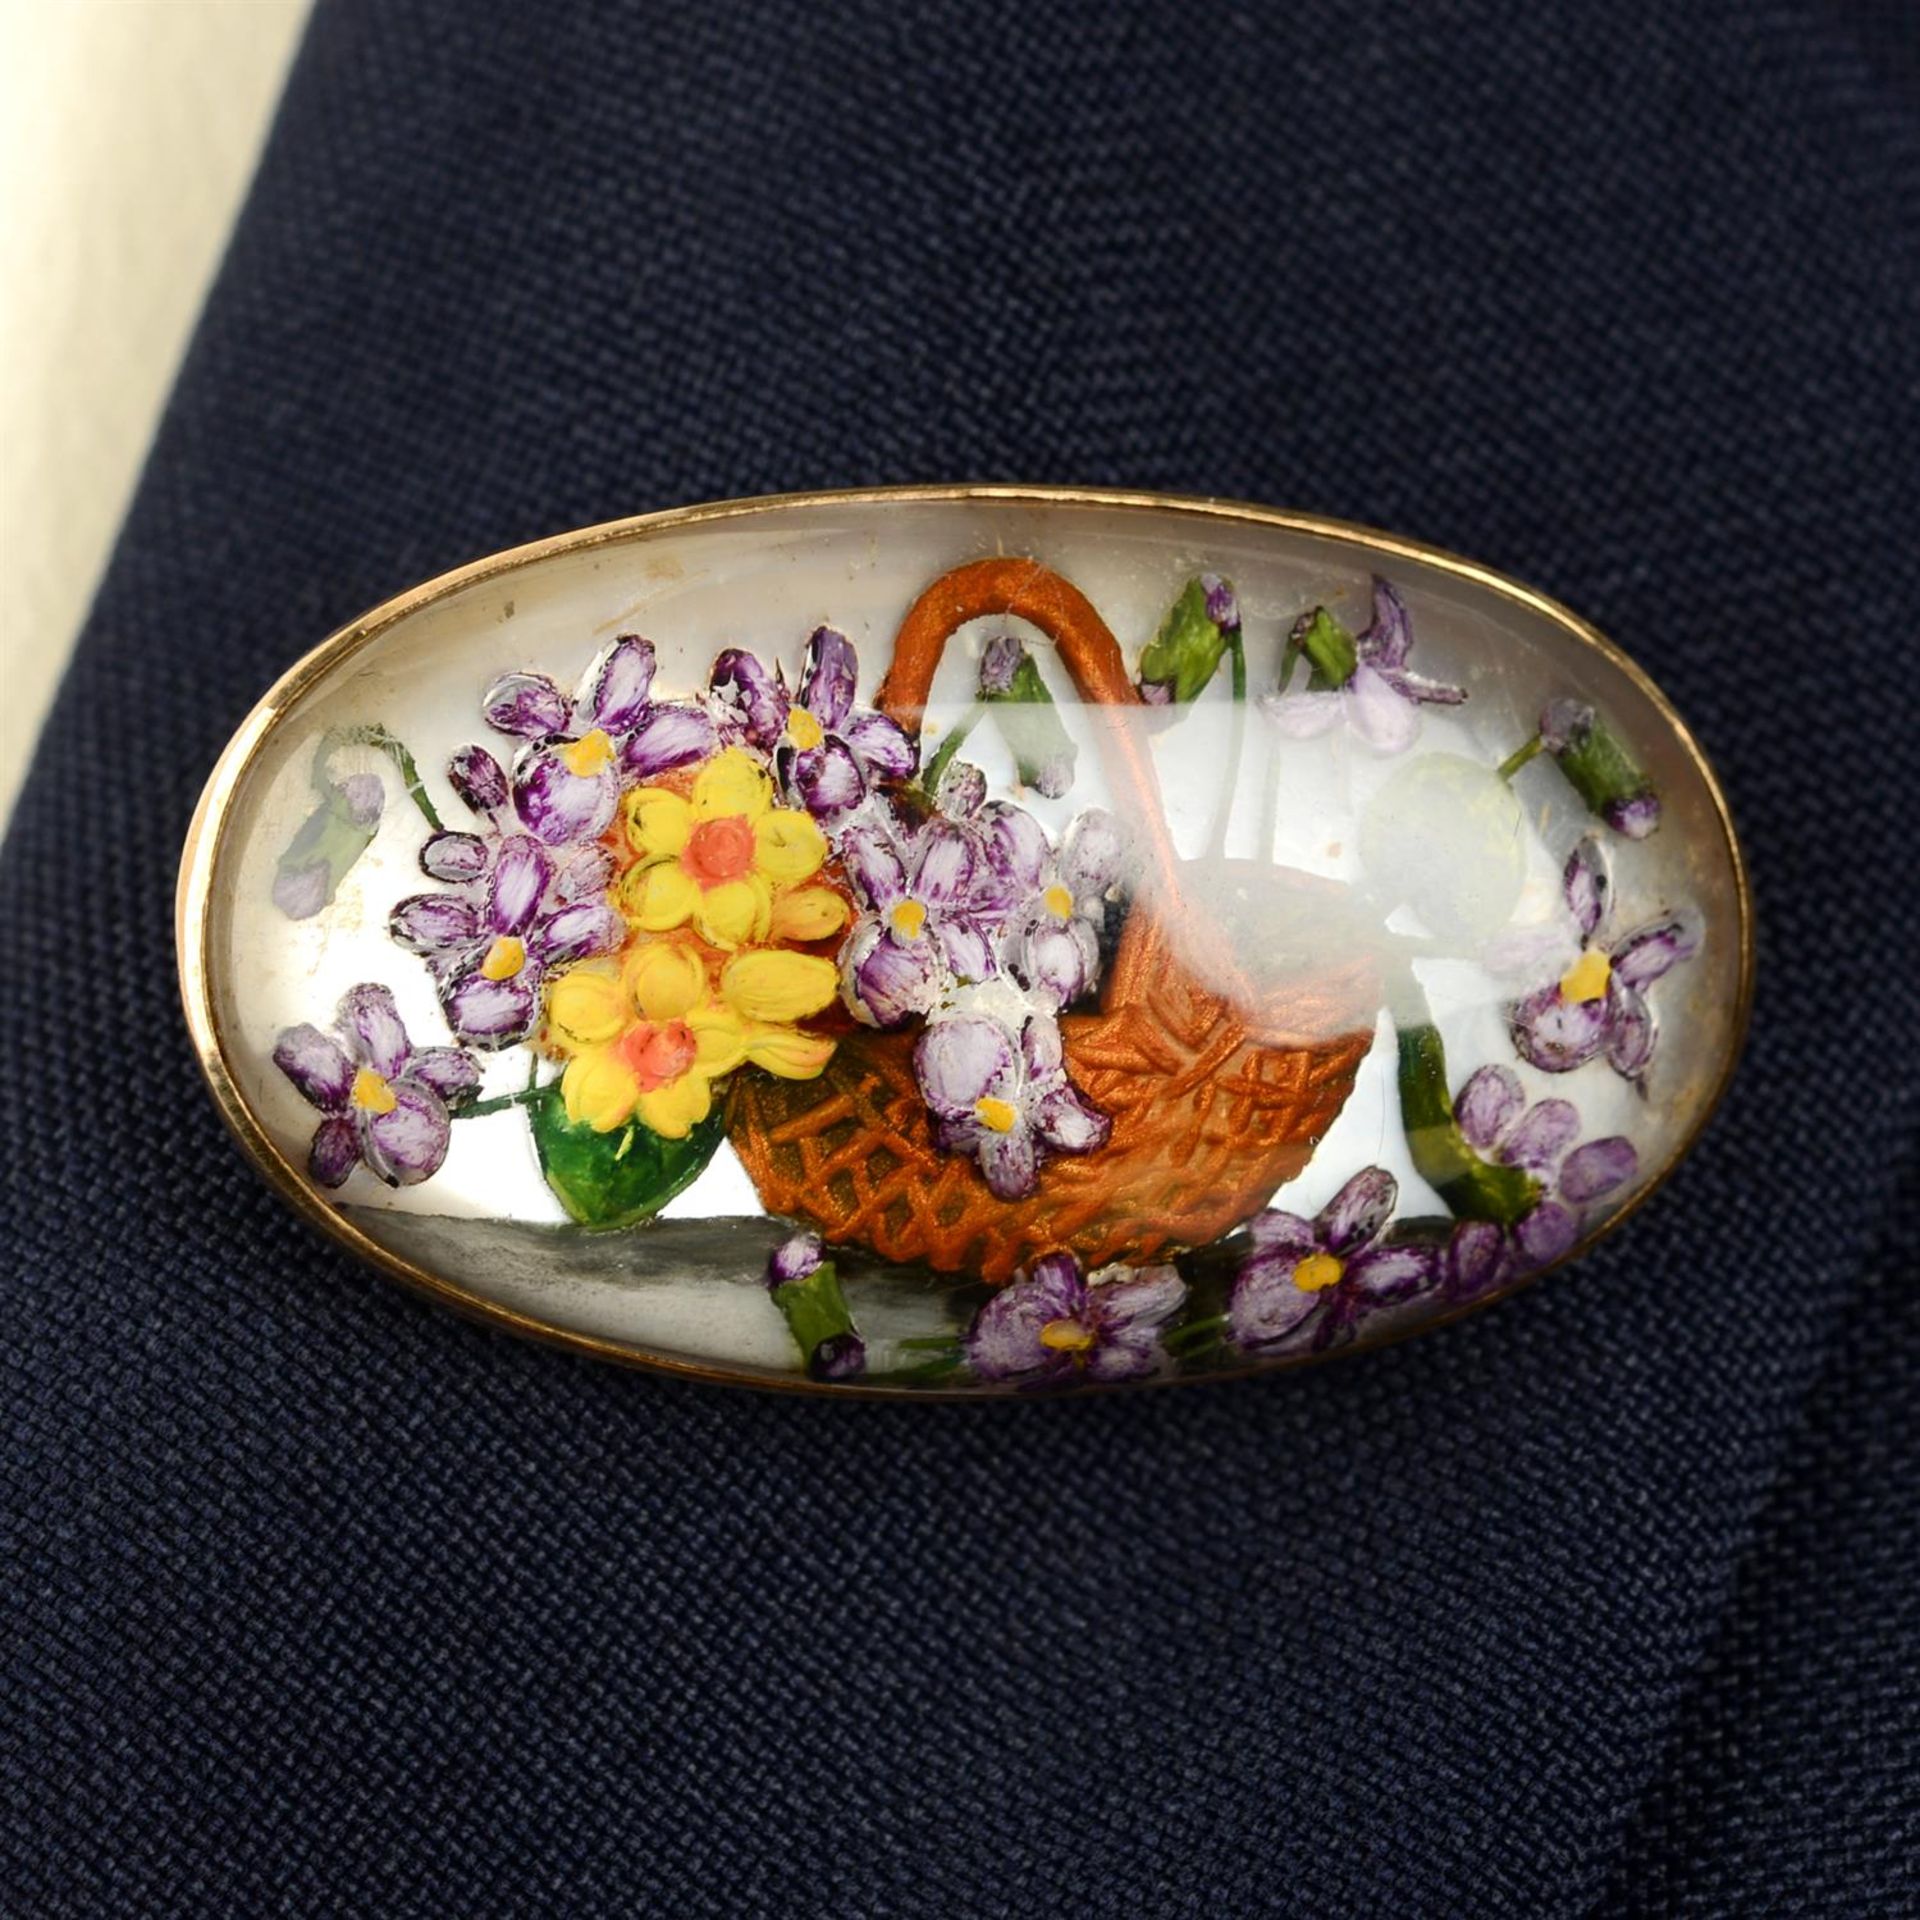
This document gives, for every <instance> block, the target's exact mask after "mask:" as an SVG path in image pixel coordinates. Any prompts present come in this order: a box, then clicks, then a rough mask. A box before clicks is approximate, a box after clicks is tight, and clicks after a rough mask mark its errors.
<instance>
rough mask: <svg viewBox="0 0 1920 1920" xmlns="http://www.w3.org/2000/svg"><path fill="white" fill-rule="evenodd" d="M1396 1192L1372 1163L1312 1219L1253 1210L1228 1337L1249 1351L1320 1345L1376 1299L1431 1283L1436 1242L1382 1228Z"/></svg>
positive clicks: (1389, 1300) (1385, 1302)
mask: <svg viewBox="0 0 1920 1920" xmlns="http://www.w3.org/2000/svg"><path fill="white" fill-rule="evenodd" d="M1399 1196H1400V1186H1399V1182H1398V1181H1396V1180H1395V1179H1394V1177H1393V1175H1392V1174H1390V1173H1388V1172H1387V1171H1386V1170H1385V1168H1383V1167H1368V1168H1366V1169H1365V1170H1364V1171H1363V1172H1360V1173H1356V1174H1355V1175H1354V1176H1353V1178H1352V1179H1351V1180H1349V1181H1348V1182H1347V1184H1346V1185H1345V1186H1344V1187H1342V1188H1341V1189H1340V1191H1339V1192H1338V1193H1336V1194H1335V1195H1334V1196H1333V1198H1332V1199H1331V1200H1330V1201H1328V1203H1327V1204H1326V1206H1325V1207H1323V1208H1322V1209H1321V1211H1320V1212H1319V1213H1318V1214H1316V1215H1315V1216H1314V1217H1313V1219H1311V1220H1306V1219H1302V1218H1301V1216H1300V1215H1299V1214H1297V1213H1288V1212H1285V1211H1283V1210H1281V1209H1278V1208H1270V1209H1268V1210H1267V1211H1266V1212H1264V1213H1257V1214H1255V1215H1254V1217H1253V1218H1252V1220H1250V1221H1249V1222H1248V1223H1247V1232H1248V1234H1249V1236H1250V1238H1251V1240H1252V1243H1253V1246H1252V1251H1251V1252H1250V1253H1249V1254H1248V1255H1247V1257H1246V1259H1245V1260H1244V1261H1243V1262H1242V1263H1241V1266H1240V1270H1239V1272H1238V1274H1237V1275H1236V1277H1235V1279H1234V1283H1233V1291H1232V1294H1231V1295H1230V1296H1229V1298H1228V1302H1227V1331H1228V1337H1229V1338H1230V1339H1231V1340H1232V1342H1233V1344H1234V1345H1235V1346H1236V1347H1239V1348H1240V1349H1241V1350H1242V1351H1243V1352H1247V1353H1261V1354H1277V1353H1300V1352H1307V1351H1312V1352H1320V1351H1322V1350H1324V1349H1325V1348H1327V1347H1330V1346H1334V1345H1336V1344H1338V1343H1340V1342H1342V1341H1345V1340H1349V1339H1351V1338H1352V1337H1353V1331H1354V1328H1355V1327H1356V1326H1357V1325H1358V1324H1359V1322H1360V1321H1361V1320H1362V1319H1363V1318H1364V1317H1365V1316H1366V1315H1367V1314H1369V1313H1371V1312H1373V1311H1375V1310H1376V1309H1377V1308H1380V1307H1384V1306H1390V1305H1392V1304H1394V1303H1395V1302H1397V1301H1401V1300H1406V1299H1410V1298H1411V1297H1412V1296H1413V1295H1414V1294H1416V1293H1419V1292H1421V1291H1422V1290H1423V1289H1424V1288H1427V1287H1430V1286H1432V1285H1433V1284H1434V1282H1435V1280H1436V1279H1437V1278H1438V1275H1439V1257H1438V1254H1437V1252H1436V1250H1435V1249H1434V1248H1432V1247H1429V1246H1422V1245H1395V1244H1394V1243H1393V1242H1392V1241H1391V1240H1389V1239H1388V1238H1387V1237H1386V1235H1387V1227H1388V1224H1389V1223H1390V1222H1391V1220H1392V1219H1393V1212H1394V1207H1395V1206H1396V1204H1397V1203H1398V1200H1399Z"/></svg>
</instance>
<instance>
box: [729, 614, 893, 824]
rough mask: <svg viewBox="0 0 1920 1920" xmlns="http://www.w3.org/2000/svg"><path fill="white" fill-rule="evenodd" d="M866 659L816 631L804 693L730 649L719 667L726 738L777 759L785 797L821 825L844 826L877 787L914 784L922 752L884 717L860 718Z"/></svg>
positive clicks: (836, 636) (803, 675)
mask: <svg viewBox="0 0 1920 1920" xmlns="http://www.w3.org/2000/svg"><path fill="white" fill-rule="evenodd" d="M859 669H860V662H859V656H858V655H857V654H856V653H855V652H854V650H853V646H852V643H851V642H850V641H849V640H848V639H847V637H846V635H845V634H842V633H836V632H835V631H834V630H833V628H831V627H820V628H817V629H816V630H815V632H814V634H813V637H812V638H811V639H810V640H808V642H807V657H806V660H805V662H804V663H803V664H802V666H801V669H800V689H799V692H798V694H797V695H795V696H794V697H793V698H791V699H789V697H788V695H787V683H786V676H785V675H784V674H783V673H781V672H780V671H779V670H778V669H777V668H776V669H773V670H771V671H770V670H769V669H768V668H767V667H765V666H764V665H762V663H761V662H760V660H759V659H758V658H757V657H756V656H755V655H753V654H751V653H748V652H747V651H745V650H744V649H743V648H740V647H729V648H727V649H726V651H725V652H723V653H722V654H721V655H720V656H719V657H718V658H717V659H716V660H715V661H714V663H713V675H712V679H711V681H710V684H709V694H708V702H709V706H710V708H711V710H712V712H713V714H714V717H715V720H716V723H717V725H718V727H719V730H720V733H721V735H722V737H723V738H724V739H725V740H726V741H727V742H728V743H729V744H735V745H746V746H751V747H755V748H758V749H759V751H760V752H762V753H765V754H769V755H771V756H772V759H773V767H774V775H775V777H776V778H777V779H778V780H779V782H780V785H781V789H782V791H783V792H784V793H786V794H788V795H789V796H790V797H792V798H793V799H795V800H797V801H798V802H799V803H800V805H802V806H803V807H805V808H806V810H807V811H808V812H809V813H811V814H812V815H813V816H814V818H815V819H817V820H821V821H823V822H824V821H833V820H837V819H838V818H839V817H840V816H841V815H843V814H845V813H847V812H849V811H851V810H852V809H853V808H854V807H857V806H858V805H859V804H860V802H861V801H862V800H864V799H865V798H866V797H867V789H868V786H869V784H870V782H872V781H874V780H907V779H910V778H912V775H913V771H914V769H915V767H917V766H918V765H919V764H920V750H919V747H918V746H917V745H916V744H915V742H914V740H913V738H912V737H911V736H910V735H909V734H908V733H907V732H906V730H905V729H904V728H902V727H900V726H898V725H897V724H896V723H895V722H893V721H892V720H889V719H888V718H887V716H886V715H885V714H883V713H875V712H873V711H871V710H870V709H868V708H864V707H863V708H859V709H857V710H856V708H855V707H854V704H853V696H854V689H855V686H856V683H857V681H858V678H859Z"/></svg>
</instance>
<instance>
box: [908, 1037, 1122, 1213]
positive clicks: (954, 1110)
mask: <svg viewBox="0 0 1920 1920" xmlns="http://www.w3.org/2000/svg"><path fill="white" fill-rule="evenodd" d="M913 1071H914V1078H915V1079H916V1080H918V1082H919V1083H920V1093H921V1097H922V1098H923V1099H924V1100H925V1101H926V1103H927V1110H928V1112H929V1113H931V1115H932V1116H933V1129H934V1137H935V1138H936V1139H937V1140H938V1142H939V1144H940V1146H941V1149H942V1150H943V1151H944V1152H947V1153H959V1154H965V1155H967V1156H968V1157H969V1158H970V1159H974V1160H977V1161H978V1162H979V1163H980V1171H981V1173H982V1174H983V1175H984V1176H985V1178H986V1182H987V1185H988V1186H989V1187H990V1188H991V1189H992V1190H993V1192H994V1193H995V1194H997V1195H998V1196H999V1198H1001V1199H1002V1200H1019V1199H1022V1198H1024V1197H1025V1196H1026V1195H1027V1194H1030V1193H1031V1192H1032V1191H1033V1190H1034V1187H1035V1185H1036V1183H1037V1182H1038V1180H1039V1175H1040V1165H1041V1162H1042V1161H1043V1160H1045V1159H1046V1158H1048V1157H1049V1156H1051V1155H1053V1154H1056V1153H1090V1152H1092V1151H1093V1149H1094V1148H1096V1147H1102V1146H1105V1145H1106V1142H1107V1137H1108V1135H1109V1134H1111V1133H1112V1131H1113V1122H1112V1121H1111V1120H1109V1119H1108V1118H1107V1116H1106V1115H1105V1114H1104V1113H1102V1112H1101V1111H1100V1110H1099V1108H1097V1107H1096V1106H1094V1105H1093V1103H1092V1102H1091V1101H1090V1100H1088V1099H1087V1098H1086V1096H1085V1095H1084V1094H1082V1093H1081V1092H1080V1090H1079V1088H1077V1087H1076V1086H1075V1085H1074V1084H1073V1082H1072V1081H1071V1080H1070V1079H1068V1077H1067V1069H1066V1062H1065V1058H1064V1055H1063V1054H1062V1051H1061V1046H1060V1029H1059V1028H1058V1027H1057V1026H1056V1025H1055V1024H1054V1023H1053V1022H1052V1021H1051V1020H1050V1019H1046V1018H1044V1017H1043V1016H1041V1015H1038V1014H1036V1015H1035V1016H1033V1017H1032V1018H1031V1019H1029V1020H1028V1021H1027V1022H1026V1023H1025V1024H1024V1025H1023V1026H1022V1027H1021V1029H1020V1032H1019V1034H1018V1036H1017V1037H1016V1036H1015V1035H1014V1034H1013V1033H1011V1032H1010V1031H1009V1030H1008V1029H1007V1028H1006V1027H1004V1026H1002V1025H1001V1023H1000V1022H999V1021H998V1020H992V1019H987V1018H985V1017H984V1016H980V1015H974V1014H962V1015H956V1016H954V1017H952V1018H949V1019H945V1020H936V1021H934V1022H933V1023H932V1024H931V1025H930V1026H929V1027H928V1028H927V1029H926V1031H925V1032H924V1033H922V1034H921V1036H920V1038H919V1039H918V1040H917V1041H916V1042H915V1043H914V1049H913Z"/></svg>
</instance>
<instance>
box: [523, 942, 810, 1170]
mask: <svg viewBox="0 0 1920 1920" xmlns="http://www.w3.org/2000/svg"><path fill="white" fill-rule="evenodd" d="M836 985H837V979H836V976H835V973H834V969H833V964H832V962H831V961H827V960H822V959H819V958H818V957H816V956H814V955H810V954H802V953H783V952H777V951H769V952H759V953H747V954H737V955H735V956H734V957H733V958H732V959H730V960H728V961H727V962H726V963H725V964H724V965H722V966H721V967H720V968H719V969H718V973H717V977H716V975H715V974H714V973H713V972H712V971H710V968H709V962H708V958H707V956H705V955H704V954H702V953H701V952H700V951H699V950H698V949H697V948H695V947H694V946H693V945H691V944H690V943H688V942H685V941H676V940H643V941H641V942H639V943H638V944H637V945H636V946H635V947H634V949H633V951H632V952H631V953H630V954H629V955H628V957H627V958H626V960H625V961H624V963H622V964H620V965H618V966H616V965H613V964H611V963H608V962H597V963H592V964H589V965H586V966H580V967H575V968H573V969H571V970H570V971H569V972H568V973H566V974H565V975H564V976H562V978H561V979H559V980H558V981H556V982H555V983H554V986H553V988H552V989H551V991H550V992H549V994H548V996H547V1033H546V1044H547V1047H548V1049H549V1050H550V1051H551V1052H552V1053H553V1054H554V1055H556V1056H557V1057H558V1058H560V1059H563V1060H565V1061H566V1063H567V1064H566V1070H565V1072H564V1073H563V1074H562V1076H561V1080H560V1091H561V1095H562V1097H563V1099H564V1100H565V1102H566V1111H567V1118H568V1119H569V1120H571V1121H572V1122H573V1123H574V1124H575V1125H576V1126H585V1127H591V1128H592V1129H593V1130H594V1132H596V1133H611V1132H613V1131H614V1130H615V1129H616V1128H618V1127H623V1126H625V1125H626V1124H627V1122H628V1121H629V1120H633V1119H638V1120H639V1121H640V1122H641V1124H642V1125H644V1126H646V1127H648V1128H650V1129H651V1130H652V1131H653V1132H654V1133H657V1134H659V1135H661V1136H662V1137H663V1138H665V1139H669V1140H680V1139H685V1138H686V1136H687V1135H688V1134H689V1133H690V1132H691V1131H692V1130H693V1129H694V1127H696V1126H698V1125H699V1124H700V1122H701V1121H703V1120H705V1119H706V1117H707V1115H708V1114H709V1113H710V1112H711V1111H712V1110H713V1104H714V1085H715V1083H716V1082H717V1081H721V1080H724V1079H725V1078H726V1076H727V1075H728V1074H730V1073H732V1072H733V1071H734V1070H735V1069H736V1068H738V1067H741V1066H744V1065H746V1064H747V1063H749V1062H751V1063H752V1064H753V1065H754V1066H757V1067H761V1068H764V1069H765V1070H766V1071H767V1072H768V1073H772V1074H776V1075H778V1076H779V1077H780V1078H782V1079H788V1080H808V1079H812V1078H813V1077H814V1076H815V1075H816V1074H818V1073H819V1072H820V1070H821V1069H822V1068H823V1067H824V1066H825V1065H826V1063H827V1061H828V1060H829V1059H831V1058H832V1056H833V1042H832V1041H830V1040H824V1039H820V1038H817V1037H815V1036H813V1035H811V1034H807V1033H804V1032H802V1031H801V1030H800V1028H799V1026H798V1024H797V1023H798V1022H799V1021H801V1020H804V1019H805V1018H806V1017H807V1016H808V1015H810V1014H814V1013H818V1012H819V1011H820V1009H821V1008H822V1007H824V1006H826V1005H827V1004H828V1003H829V1002H830V1001H831V1000H832V998H833V996H834V992H835V988H836Z"/></svg>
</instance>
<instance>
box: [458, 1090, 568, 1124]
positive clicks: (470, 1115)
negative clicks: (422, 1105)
mask: <svg viewBox="0 0 1920 1920" xmlns="http://www.w3.org/2000/svg"><path fill="white" fill-rule="evenodd" d="M545 1092H546V1088H545V1087H537V1086H534V1085H533V1084H532V1083H531V1082H529V1084H528V1085H526V1086H524V1087H522V1088H521V1089H520V1091H519V1092H518V1093H496V1094H495V1095H494V1096H493V1097H492V1098H491V1099H490V1100H475V1101H473V1102H472V1103H471V1104H470V1105H468V1106H464V1107H449V1108H448V1109H447V1111H448V1113H449V1115H450V1116H451V1117H452V1118H453V1119H455V1120H479V1119H482V1118H484V1117H485V1116H486V1115H487V1114H489V1113H505V1112H506V1110H507V1109H508V1108H509V1107H525V1106H531V1105H532V1103H533V1102H534V1101H535V1100H537V1099H538V1098H539V1097H540V1096H541V1095H542V1094H543V1093H545Z"/></svg>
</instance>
